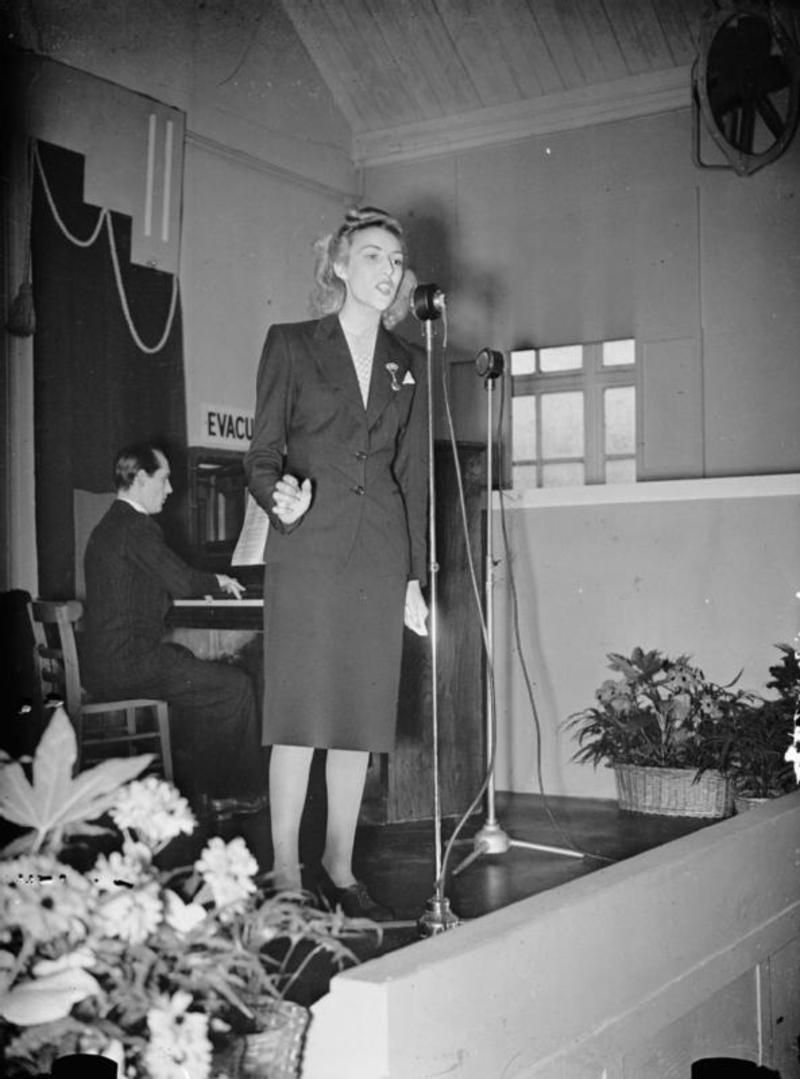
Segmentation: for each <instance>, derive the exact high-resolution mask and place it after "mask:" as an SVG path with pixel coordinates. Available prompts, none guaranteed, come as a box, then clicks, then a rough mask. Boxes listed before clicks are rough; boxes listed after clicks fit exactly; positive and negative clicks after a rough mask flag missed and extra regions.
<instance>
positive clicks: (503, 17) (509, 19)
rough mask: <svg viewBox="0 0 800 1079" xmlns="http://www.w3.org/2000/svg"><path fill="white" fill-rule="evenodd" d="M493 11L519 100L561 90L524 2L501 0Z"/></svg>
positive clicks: (520, 0) (540, 37) (522, 0)
mask: <svg viewBox="0 0 800 1079" xmlns="http://www.w3.org/2000/svg"><path fill="white" fill-rule="evenodd" d="M494 11H495V17H496V19H497V38H498V39H499V41H500V43H501V45H502V48H503V52H504V55H505V56H506V57H508V62H509V64H510V65H511V67H512V68H513V71H514V78H515V79H516V81H517V85H518V86H519V88H520V90H521V92H522V97H523V98H524V99H527V98H532V97H539V96H540V95H541V94H544V93H548V92H549V91H552V90H563V89H564V83H563V82H562V80H561V76H560V75H559V74H558V71H556V67H555V64H554V63H553V58H552V56H551V55H550V53H549V52H548V49H547V45H546V43H545V41H544V38H543V37H542V34H541V31H540V30H539V26H538V24H537V23H536V20H535V19H534V18H533V15H532V14H531V9H530V7H529V6H528V3H527V0H501V2H500V3H498V4H496V5H495V8H494Z"/></svg>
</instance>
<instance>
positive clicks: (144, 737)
mask: <svg viewBox="0 0 800 1079" xmlns="http://www.w3.org/2000/svg"><path fill="white" fill-rule="evenodd" d="M29 610H30V615H31V625H32V627H33V635H34V641H35V643H34V648H33V653H34V662H35V666H36V670H37V673H38V676H39V688H40V691H41V696H42V702H43V704H47V702H48V701H54V700H60V701H62V702H63V704H64V708H65V709H66V712H67V715H68V716H69V718H70V719H71V720H72V723H73V725H74V727H75V732H76V735H77V740H78V753H79V760H80V761H83V759H84V757H88V758H90V760H89V763H96V761H97V760H100V759H102V758H103V757H113V756H120V755H122V753H121V752H120V751H126V752H127V755H131V754H132V753H147V752H150V750H149V749H148V748H147V745H148V743H153V742H158V743H159V744H160V749H161V754H160V770H161V772H162V773H163V776H164V778H165V779H167V780H170V781H171V780H172V751H171V747H170V737H169V708H168V706H167V702H166V701H161V700H154V699H150V698H146V697H142V698H132V699H130V700H119V701H97V700H93V699H92V698H91V697H90V696H89V695H88V694H87V693H86V692H85V690H84V689H83V687H82V686H81V677H80V668H79V665H78V648H77V644H76V641H75V623H76V622H78V621H79V619H80V618H81V616H82V614H83V604H82V603H81V602H80V601H79V600H74V599H72V600H66V601H62V602H54V601H49V600H33V601H32V602H31V603H30V604H29ZM147 712H150V713H151V714H153V715H154V717H155V726H153V727H150V728H149V729H148V728H146V727H145V728H140V726H139V718H140V713H147ZM92 717H97V721H96V722H91V721H90V720H91V719H92ZM87 720H89V721H90V722H87ZM98 750H103V751H105V752H98ZM109 751H110V752H109ZM154 765H156V766H157V762H155V761H154Z"/></svg>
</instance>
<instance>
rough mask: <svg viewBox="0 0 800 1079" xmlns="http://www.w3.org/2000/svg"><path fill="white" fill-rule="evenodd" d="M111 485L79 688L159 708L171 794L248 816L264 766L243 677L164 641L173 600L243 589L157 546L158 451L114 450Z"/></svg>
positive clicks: (90, 556) (256, 804) (93, 552)
mask: <svg viewBox="0 0 800 1079" xmlns="http://www.w3.org/2000/svg"><path fill="white" fill-rule="evenodd" d="M114 486H115V488H116V492H117V497H116V499H115V500H114V501H113V502H112V504H111V506H110V507H109V509H108V511H107V512H106V514H105V516H104V517H103V518H102V520H101V521H100V522H99V524H98V525H97V527H96V528H95V529H94V531H93V532H92V534H91V536H90V537H89V542H88V544H87V547H86V555H85V570H86V619H85V621H86V633H85V637H84V642H83V647H82V650H81V652H82V656H81V664H82V673H83V679H84V682H85V684H86V688H87V689H88V690H89V691H90V692H91V693H92V694H95V695H97V696H101V695H102V696H105V697H107V698H110V697H114V698H120V697H157V698H161V699H163V700H166V701H167V702H168V704H169V706H170V729H171V732H172V747H173V757H174V770H175V784H176V786H177V787H178V788H179V789H180V790H181V792H182V793H183V794H184V795H185V796H186V797H188V798H189V800H190V801H191V803H192V805H193V806H194V808H195V809H196V810H197V811H199V813H200V815H201V816H204V817H209V818H211V819H212V820H213V819H214V818H216V819H217V820H220V819H225V818H228V817H232V816H236V815H244V814H247V813H251V812H255V811H256V810H258V809H260V808H262V807H263V806H264V805H265V804H266V798H265V787H266V767H265V764H264V762H263V759H262V750H261V748H260V744H259V743H260V736H259V735H260V732H259V730H258V727H257V724H256V706H255V698H254V694H253V686H252V683H251V681H250V678H249V676H248V674H247V673H246V672H245V671H244V670H242V669H240V668H238V667H236V666H233V665H231V664H229V663H221V662H213V661H209V660H201V659H198V658H197V657H196V656H195V655H194V654H193V653H192V652H191V651H190V650H189V649H188V648H185V647H183V646H182V645H178V644H174V643H170V642H166V641H165V640H164V635H165V628H164V619H165V616H166V613H167V611H168V610H169V607H170V605H171V604H172V601H173V599H176V598H189V597H195V596H203V595H208V594H210V595H213V594H217V595H218V594H219V593H220V592H223V593H226V594H227V595H229V596H232V597H234V598H236V599H239V598H240V596H241V594H242V591H243V587H242V585H241V584H240V583H239V582H238V581H237V580H235V579H234V578H232V577H228V576H226V575H225V574H214V573H205V572H202V571H200V570H196V569H193V568H192V567H190V566H188V565H187V564H186V563H185V562H183V561H182V560H181V559H180V558H179V557H178V556H177V555H176V554H175V553H174V552H173V551H172V550H170V548H169V547H168V546H167V544H166V542H165V541H164V537H163V534H162V532H161V528H160V527H159V525H158V524H156V522H155V521H154V520H153V515H154V514H158V513H160V512H161V509H162V507H163V505H164V502H165V500H166V498H167V495H168V494H169V493H170V491H171V490H172V486H171V484H170V469H169V462H168V461H167V458H166V456H165V455H164V454H163V453H162V452H161V450H159V449H157V448H156V447H153V446H149V445H138V446H128V447H126V448H125V449H123V450H121V451H120V452H119V453H118V454H117V456H116V459H115V461H114Z"/></svg>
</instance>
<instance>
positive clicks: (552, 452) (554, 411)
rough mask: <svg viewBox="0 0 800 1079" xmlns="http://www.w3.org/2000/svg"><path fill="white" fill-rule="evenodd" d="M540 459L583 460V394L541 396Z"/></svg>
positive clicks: (546, 394) (548, 394) (544, 394)
mask: <svg viewBox="0 0 800 1079" xmlns="http://www.w3.org/2000/svg"><path fill="white" fill-rule="evenodd" d="M541 402H542V457H581V458H582V457H583V454H584V449H583V446H584V438H583V394H582V393H581V392H580V391H578V392H574V393H543V394H542V397H541Z"/></svg>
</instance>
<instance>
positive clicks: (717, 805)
mask: <svg viewBox="0 0 800 1079" xmlns="http://www.w3.org/2000/svg"><path fill="white" fill-rule="evenodd" d="M614 775H615V776H616V780H617V797H618V798H619V807H620V809H625V810H628V811H629V812H630V813H652V814H655V815H658V816H664V817H729V816H730V815H731V814H732V813H733V795H734V790H733V783H732V782H731V781H730V780H729V779H726V778H725V776H723V775H720V773H719V772H717V771H714V770H712V769H709V770H708V771H706V772H702V773H701V774H700V775H699V776H698V775H697V772H696V771H695V770H694V769H693V768H645V767H642V766H639V765H636V764H615V765H614Z"/></svg>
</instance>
